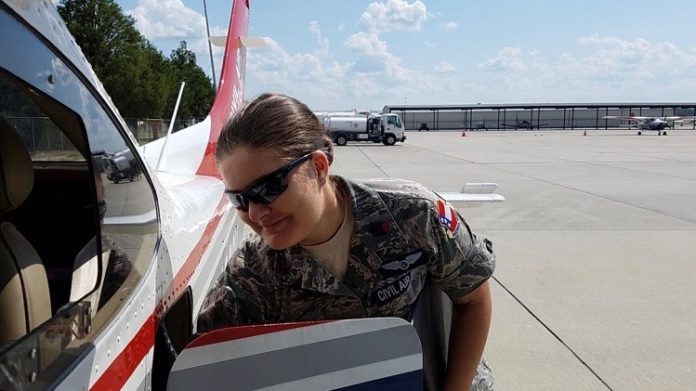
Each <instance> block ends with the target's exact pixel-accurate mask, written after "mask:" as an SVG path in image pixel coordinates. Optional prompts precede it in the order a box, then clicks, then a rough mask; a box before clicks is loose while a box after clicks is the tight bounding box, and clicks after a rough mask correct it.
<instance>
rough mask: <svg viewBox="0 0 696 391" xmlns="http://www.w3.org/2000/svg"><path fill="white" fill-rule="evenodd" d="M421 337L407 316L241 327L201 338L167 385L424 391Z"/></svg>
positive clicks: (174, 387) (176, 387)
mask: <svg viewBox="0 0 696 391" xmlns="http://www.w3.org/2000/svg"><path fill="white" fill-rule="evenodd" d="M422 360H423V358H422V353H421V343H420V340H419V338H418V334H417V333H416V330H415V329H414V328H413V327H412V326H411V324H409V323H408V322H406V321H405V320H403V319H400V318H367V319H348V320H338V321H321V322H301V323H284V324H275V325H258V326H240V327H230V328H226V329H220V330H215V331H212V332H210V333H206V334H203V335H202V336H200V337H198V338H197V339H195V340H194V341H192V342H191V343H189V345H188V346H186V348H185V349H184V350H183V351H182V352H181V354H180V355H179V357H178V358H177V359H176V361H175V362H174V365H173V367H172V370H171V373H170V375H169V381H168V384H167V389H168V390H190V389H205V390H251V389H264V390H266V389H268V390H337V389H340V390H421V389H422V386H423V375H422Z"/></svg>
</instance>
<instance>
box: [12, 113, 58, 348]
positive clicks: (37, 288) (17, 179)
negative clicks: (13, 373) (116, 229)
mask: <svg viewBox="0 0 696 391" xmlns="http://www.w3.org/2000/svg"><path fill="white" fill-rule="evenodd" d="M33 185H34V171H33V168H32V163H31V158H30V156H29V152H27V150H26V148H25V147H24V145H23V144H22V141H21V140H20V138H19V135H18V134H17V133H16V131H15V129H14V127H13V126H12V125H10V123H8V122H7V121H6V120H5V119H4V118H2V117H0V346H2V345H4V344H6V343H8V342H11V341H14V340H17V339H19V338H21V337H22V336H24V335H25V334H26V333H28V332H29V331H31V330H32V329H34V328H35V327H36V326H38V325H40V324H42V323H43V322H45V321H46V320H48V319H50V317H51V296H50V293H49V290H48V279H47V277H46V270H45V269H44V266H43V263H42V262H41V259H40V258H39V255H38V254H37V252H36V250H34V248H33V247H32V245H31V244H30V243H29V241H27V239H26V238H25V237H24V236H22V234H21V233H20V232H19V231H18V230H17V229H16V228H15V226H14V225H12V223H10V222H7V221H2V220H3V219H4V217H5V215H6V214H7V213H8V212H10V211H11V210H13V209H15V208H17V207H18V206H20V205H21V204H22V202H24V200H26V198H27V197H28V196H29V194H30V193H31V190H32V187H33Z"/></svg>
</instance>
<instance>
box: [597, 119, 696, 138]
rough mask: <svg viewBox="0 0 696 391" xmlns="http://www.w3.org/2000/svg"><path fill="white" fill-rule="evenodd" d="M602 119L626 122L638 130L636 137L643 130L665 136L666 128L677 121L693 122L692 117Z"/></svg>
mask: <svg viewBox="0 0 696 391" xmlns="http://www.w3.org/2000/svg"><path fill="white" fill-rule="evenodd" d="M602 119H618V120H622V121H627V122H628V123H629V125H631V126H635V127H637V128H638V135H641V134H643V130H652V131H656V132H657V135H658V136H659V135H662V136H666V135H667V131H666V130H665V129H666V128H672V125H673V124H674V123H675V122H677V121H684V120H690V121H692V120H693V117H680V116H671V117H641V116H635V115H605V116H604V117H602Z"/></svg>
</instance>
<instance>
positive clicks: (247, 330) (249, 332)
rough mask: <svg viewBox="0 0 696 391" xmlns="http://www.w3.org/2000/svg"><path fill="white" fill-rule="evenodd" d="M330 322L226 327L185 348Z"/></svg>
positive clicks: (203, 336)
mask: <svg viewBox="0 0 696 391" xmlns="http://www.w3.org/2000/svg"><path fill="white" fill-rule="evenodd" d="M326 322H330V321H328V320H316V321H310V322H295V323H277V324H264V325H250V326H237V327H228V328H226V329H219V330H213V331H211V332H209V333H206V334H203V335H201V336H200V337H198V338H196V339H195V340H193V341H191V343H189V344H188V345H187V346H186V349H189V348H195V347H199V346H205V345H212V344H216V343H218V342H225V341H233V340H235V339H242V338H248V337H254V336H257V335H263V334H270V333H275V332H278V331H285V330H292V329H298V328H301V327H307V326H314V325H317V324H321V323H326Z"/></svg>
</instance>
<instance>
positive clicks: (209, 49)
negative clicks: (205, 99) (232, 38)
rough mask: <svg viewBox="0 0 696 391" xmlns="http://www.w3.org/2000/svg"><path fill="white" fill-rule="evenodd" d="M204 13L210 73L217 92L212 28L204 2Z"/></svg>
mask: <svg viewBox="0 0 696 391" xmlns="http://www.w3.org/2000/svg"><path fill="white" fill-rule="evenodd" d="M203 12H204V13H205V30H206V32H207V33H208V52H209V53H210V73H211V74H212V75H213V88H214V89H215V90H216V91H217V82H216V81H215V62H214V61H213V44H212V42H211V40H210V27H209V25H208V7H207V6H206V4H205V0H203Z"/></svg>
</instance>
